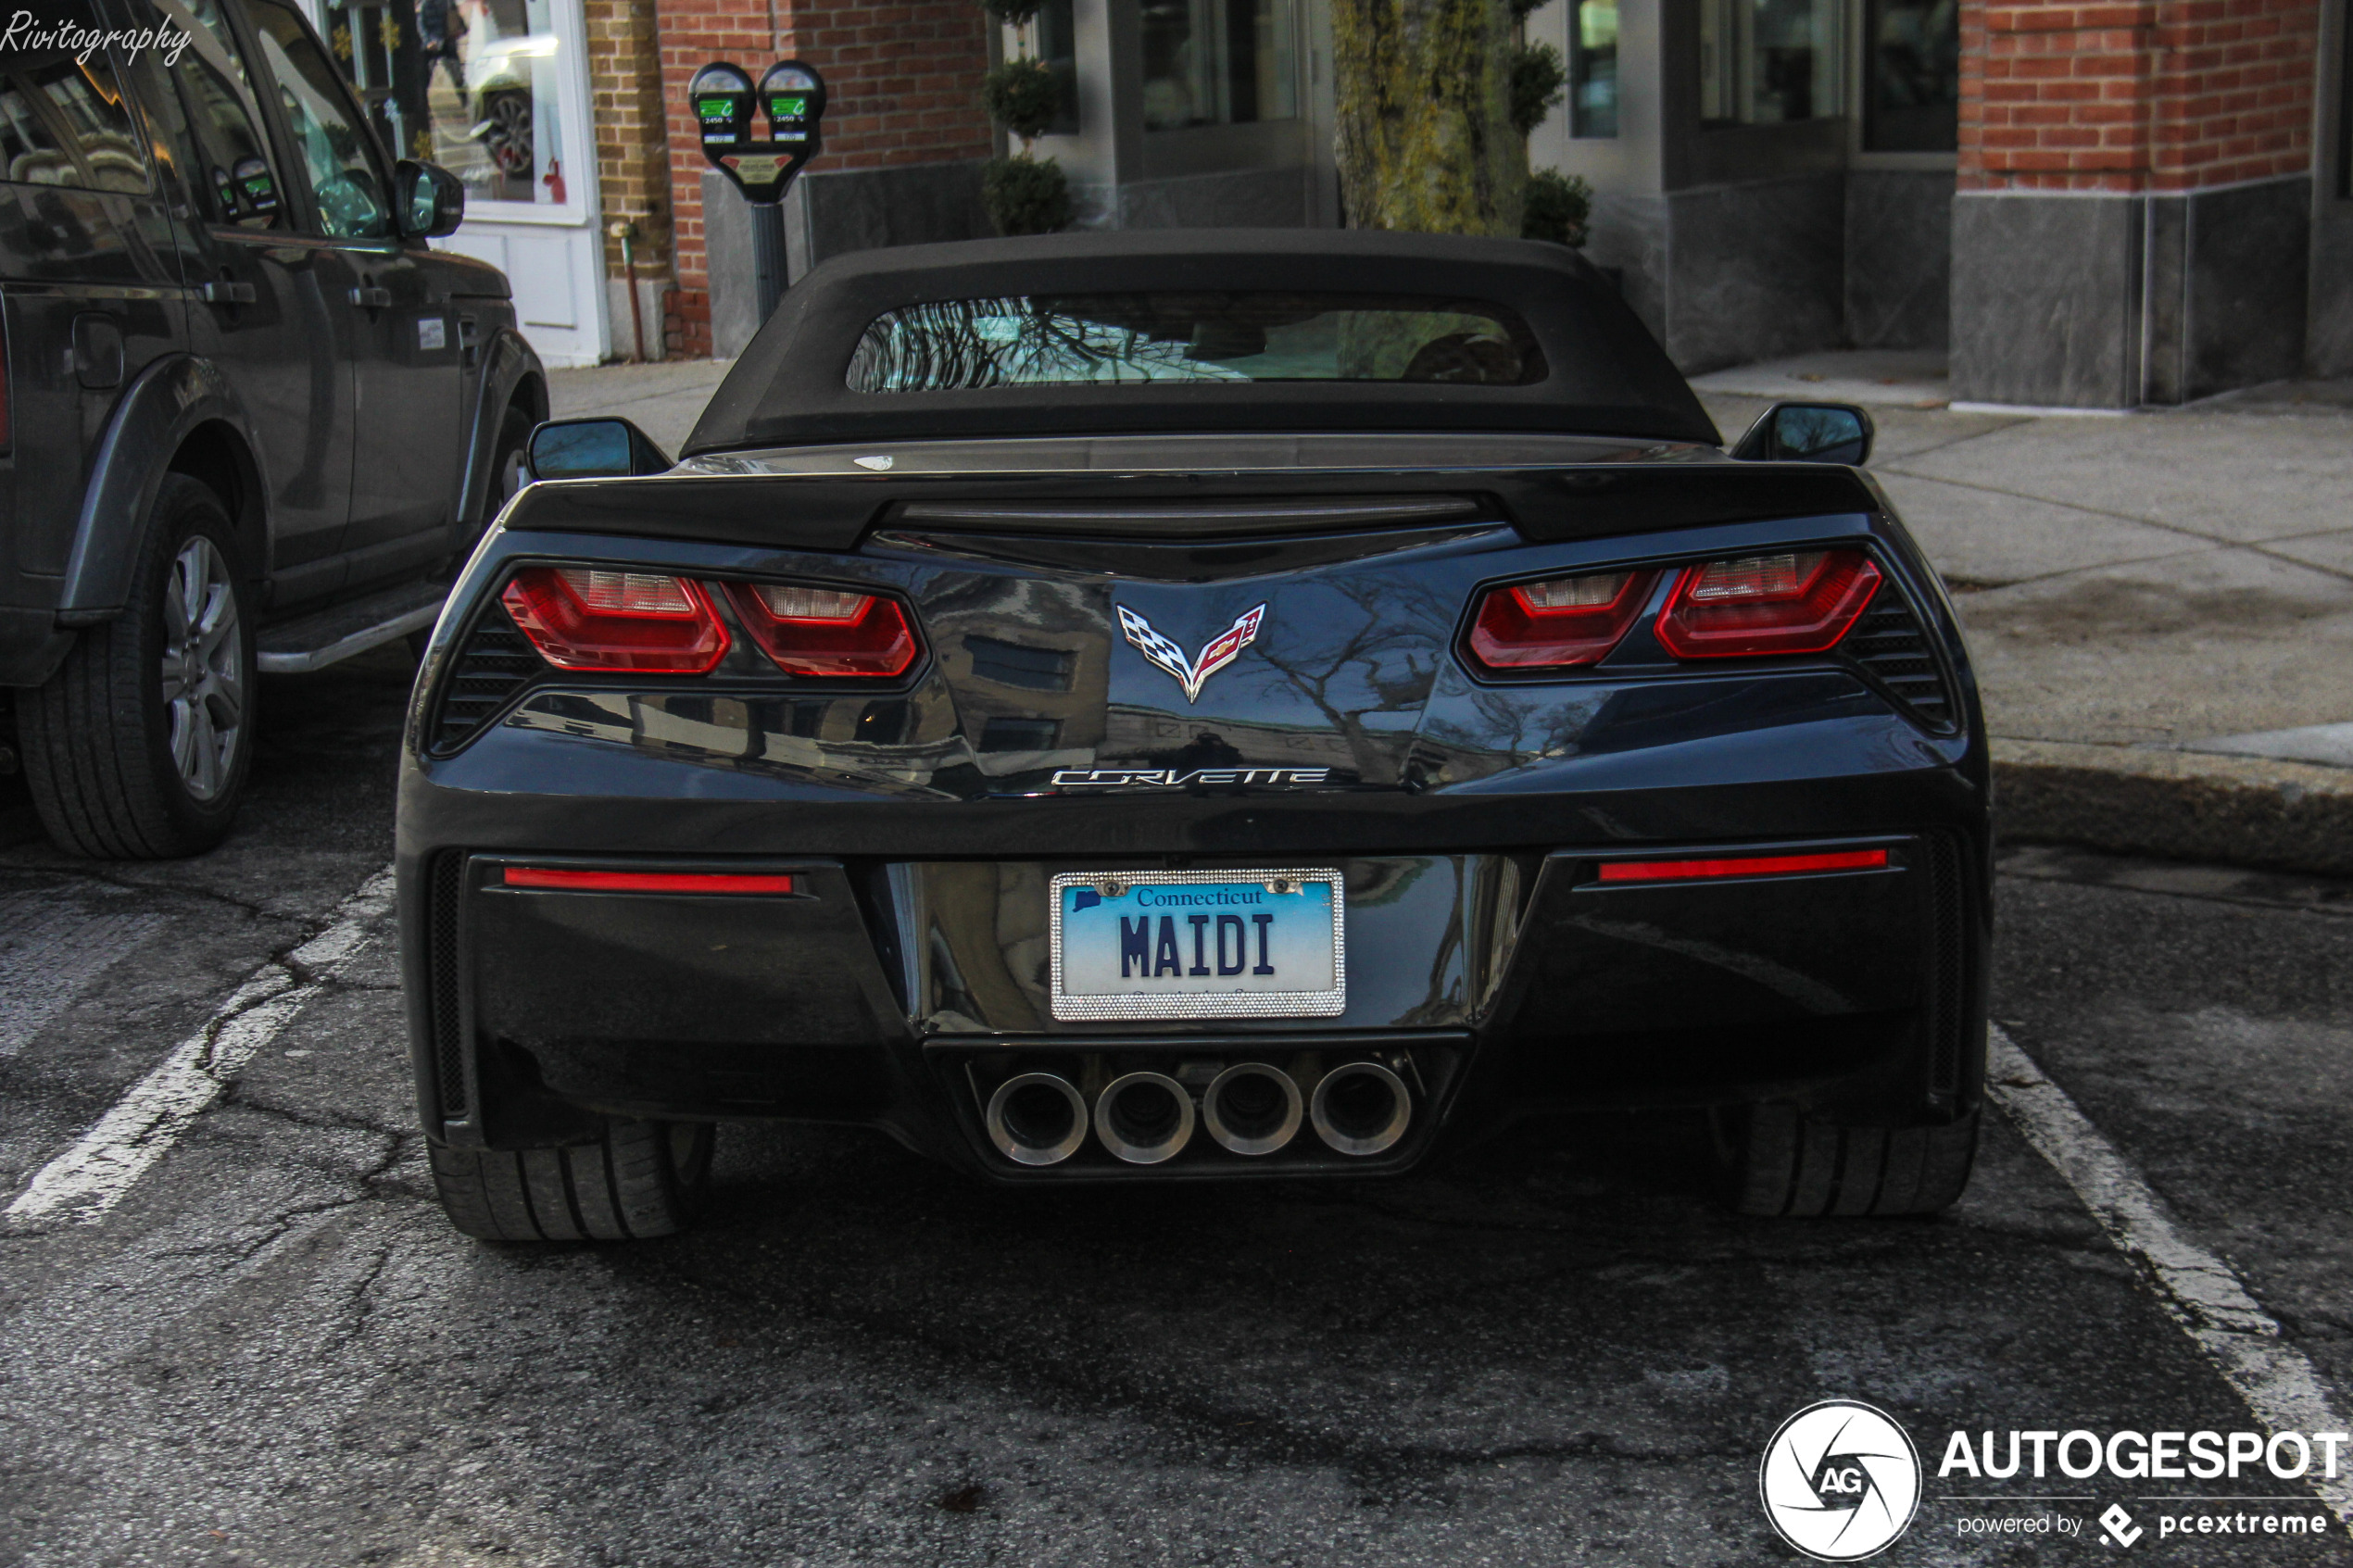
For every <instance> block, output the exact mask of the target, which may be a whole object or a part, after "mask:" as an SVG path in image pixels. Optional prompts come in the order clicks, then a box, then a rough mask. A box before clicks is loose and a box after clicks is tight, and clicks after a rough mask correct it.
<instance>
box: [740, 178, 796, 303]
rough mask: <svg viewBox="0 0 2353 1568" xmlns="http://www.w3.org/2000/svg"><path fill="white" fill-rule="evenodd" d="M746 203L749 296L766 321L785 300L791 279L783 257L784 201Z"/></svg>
mask: <svg viewBox="0 0 2353 1568" xmlns="http://www.w3.org/2000/svg"><path fill="white" fill-rule="evenodd" d="M749 205H750V213H751V288H752V295H751V296H752V299H753V300H754V302H755V303H757V305H758V306H759V307H760V319H761V321H762V322H765V321H766V320H768V318H769V317H771V316H774V314H775V313H776V307H777V306H778V305H780V304H782V303H783V302H784V297H785V289H786V285H788V284H789V283H790V282H792V278H791V276H790V270H789V268H788V267H787V265H786V260H785V204H784V203H783V202H781V201H773V202H753V203H751V204H749Z"/></svg>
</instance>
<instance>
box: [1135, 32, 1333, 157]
mask: <svg viewBox="0 0 2353 1568" xmlns="http://www.w3.org/2000/svg"><path fill="white" fill-rule="evenodd" d="M1295 31H1296V30H1295V28H1294V27H1293V24H1292V0H1143V48H1144V129H1145V130H1147V131H1182V130H1185V129H1187V128H1188V127H1190V126H1196V125H1247V124H1251V123H1252V122H1254V121H1257V120H1262V119H1291V118H1293V117H1294V116H1296V115H1297V114H1298V113H1299V83H1298V68H1297V47H1296V44H1295V43H1294V33H1295Z"/></svg>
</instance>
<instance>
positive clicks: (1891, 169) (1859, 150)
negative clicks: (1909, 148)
mask: <svg viewBox="0 0 2353 1568" xmlns="http://www.w3.org/2000/svg"><path fill="white" fill-rule="evenodd" d="M1845 3H1846V51H1845V53H1846V103H1847V114H1846V126H1847V131H1846V166H1847V167H1848V168H1849V169H1875V170H1881V171H1884V172H1888V173H1899V174H1900V173H1906V172H1911V173H1920V174H1933V173H1946V174H1949V173H1952V172H1954V171H1955V170H1956V169H1958V168H1959V167H1960V161H1961V154H1960V148H1959V147H1958V146H1956V147H1955V148H1954V149H1953V150H1952V151H1951V152H1908V153H1892V152H1875V151H1873V150H1871V149H1870V148H1869V147H1867V146H1865V145H1864V144H1863V138H1864V123H1863V122H1864V119H1865V118H1866V117H1865V112H1864V103H1863V94H1865V93H1866V92H1868V91H1869V82H1870V69H1871V43H1870V39H1869V36H1868V30H1867V27H1866V25H1865V24H1866V23H1868V22H1869V19H1870V18H1869V4H1868V0H1845ZM1955 140H1956V141H1957V140H1958V138H1957V137H1956V138H1955Z"/></svg>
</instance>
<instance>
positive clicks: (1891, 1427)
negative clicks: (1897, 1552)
mask: <svg viewBox="0 0 2353 1568" xmlns="http://www.w3.org/2000/svg"><path fill="white" fill-rule="evenodd" d="M1756 1489H1757V1492H1758V1495H1759V1496H1761V1497H1762V1498H1763V1499H1764V1500H1765V1517H1766V1518H1768V1519H1769V1520H1771V1521H1772V1524H1773V1528H1774V1529H1775V1530H1776V1531H1778V1532H1779V1533H1780V1537H1781V1539H1783V1540H1785V1541H1787V1542H1788V1543H1789V1544H1790V1545H1792V1546H1793V1547H1795V1548H1796V1549H1798V1550H1800V1551H1802V1552H1804V1553H1805V1554H1806V1556H1808V1557H1811V1558H1813V1559H1815V1560H1816V1561H1818V1562H1859V1561H1860V1560H1861V1559H1863V1558H1866V1557H1869V1556H1871V1555H1873V1554H1874V1553H1877V1552H1881V1551H1884V1550H1886V1549H1888V1548H1889V1547H1891V1546H1893V1545H1894V1544H1895V1541H1896V1539H1897V1537H1901V1536H1902V1535H1903V1534H1904V1532H1905V1531H1906V1529H1908V1528H1909V1527H1910V1525H1911V1523H1912V1514H1913V1512H1915V1511H1916V1510H1918V1509H1919V1505H1920V1456H1919V1449H1915V1448H1913V1447H1912V1439H1911V1437H1910V1436H1909V1435H1907V1434H1906V1432H1905V1430H1904V1429H1903V1428H1902V1427H1900V1426H1898V1425H1896V1424H1895V1423H1894V1420H1893V1419H1891V1418H1890V1417H1889V1416H1888V1415H1887V1413H1886V1412H1885V1411H1878V1410H1874V1409H1872V1408H1871V1407H1870V1406H1869V1405H1866V1404H1863V1403H1860V1402H1859V1401H1857V1400H1854V1399H1824V1400H1823V1401H1822V1402H1821V1403H1820V1404H1818V1405H1808V1406H1806V1408H1805V1409H1804V1410H1802V1411H1798V1412H1797V1413H1796V1414H1795V1415H1793V1416H1791V1417H1790V1418H1789V1419H1788V1420H1787V1421H1784V1422H1782V1423H1781V1429H1780V1431H1778V1432H1776V1433H1774V1434H1773V1440H1772V1441H1771V1442H1770V1443H1768V1444H1766V1445H1765V1462H1764V1463H1763V1464H1762V1465H1760V1466H1759V1467H1758V1468H1757V1472H1756Z"/></svg>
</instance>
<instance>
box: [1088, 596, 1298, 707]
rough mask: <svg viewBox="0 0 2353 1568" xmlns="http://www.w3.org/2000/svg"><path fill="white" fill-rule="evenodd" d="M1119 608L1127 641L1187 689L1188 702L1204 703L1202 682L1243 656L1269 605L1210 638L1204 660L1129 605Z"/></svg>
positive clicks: (1256, 633)
mask: <svg viewBox="0 0 2353 1568" xmlns="http://www.w3.org/2000/svg"><path fill="white" fill-rule="evenodd" d="M1115 608H1117V609H1118V611H1119V629H1120V630H1121V631H1123V632H1125V633H1127V640H1128V641H1129V642H1131V643H1133V644H1135V645H1136V646H1137V648H1138V649H1139V650H1140V651H1141V652H1142V654H1143V656H1144V657H1145V658H1146V659H1149V660H1151V663H1152V665H1153V667H1154V668H1155V669H1159V670H1164V671H1167V672H1168V673H1169V674H1171V675H1174V676H1176V684H1178V685H1180V686H1182V687H1184V688H1185V700H1186V701H1187V702H1189V703H1192V702H1199V701H1200V700H1201V688H1202V682H1204V681H1206V680H1208V679H1209V678H1210V677H1211V676H1212V675H1214V674H1216V673H1217V671H1220V670H1223V669H1225V668H1226V666H1227V665H1228V664H1231V663H1233V662H1234V660H1235V659H1239V657H1241V651H1242V649H1244V648H1246V647H1248V646H1250V645H1251V643H1252V640H1254V639H1255V638H1256V637H1257V635H1258V623H1259V622H1260V621H1264V620H1265V619H1266V607H1265V605H1260V606H1259V607H1258V608H1256V609H1252V610H1248V611H1245V612H1244V613H1243V614H1242V616H1241V618H1240V619H1239V620H1238V621H1235V622H1234V623H1233V624H1232V625H1231V626H1228V627H1227V628H1226V629H1225V630H1224V631H1223V632H1220V633H1217V635H1215V636H1214V637H1212V638H1210V639H1209V643H1208V646H1205V647H1203V648H1202V650H1201V658H1199V659H1186V657H1185V650H1184V649H1183V648H1181V647H1179V646H1176V644H1175V643H1173V642H1171V641H1169V640H1168V639H1167V638H1166V637H1164V636H1162V635H1161V634H1160V633H1158V632H1155V631H1153V630H1152V623H1151V621H1147V620H1145V619H1144V618H1143V617H1142V616H1140V615H1138V614H1137V613H1136V612H1135V611H1134V610H1132V609H1129V608H1127V607H1126V605H1119V606H1116V607H1115Z"/></svg>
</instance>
